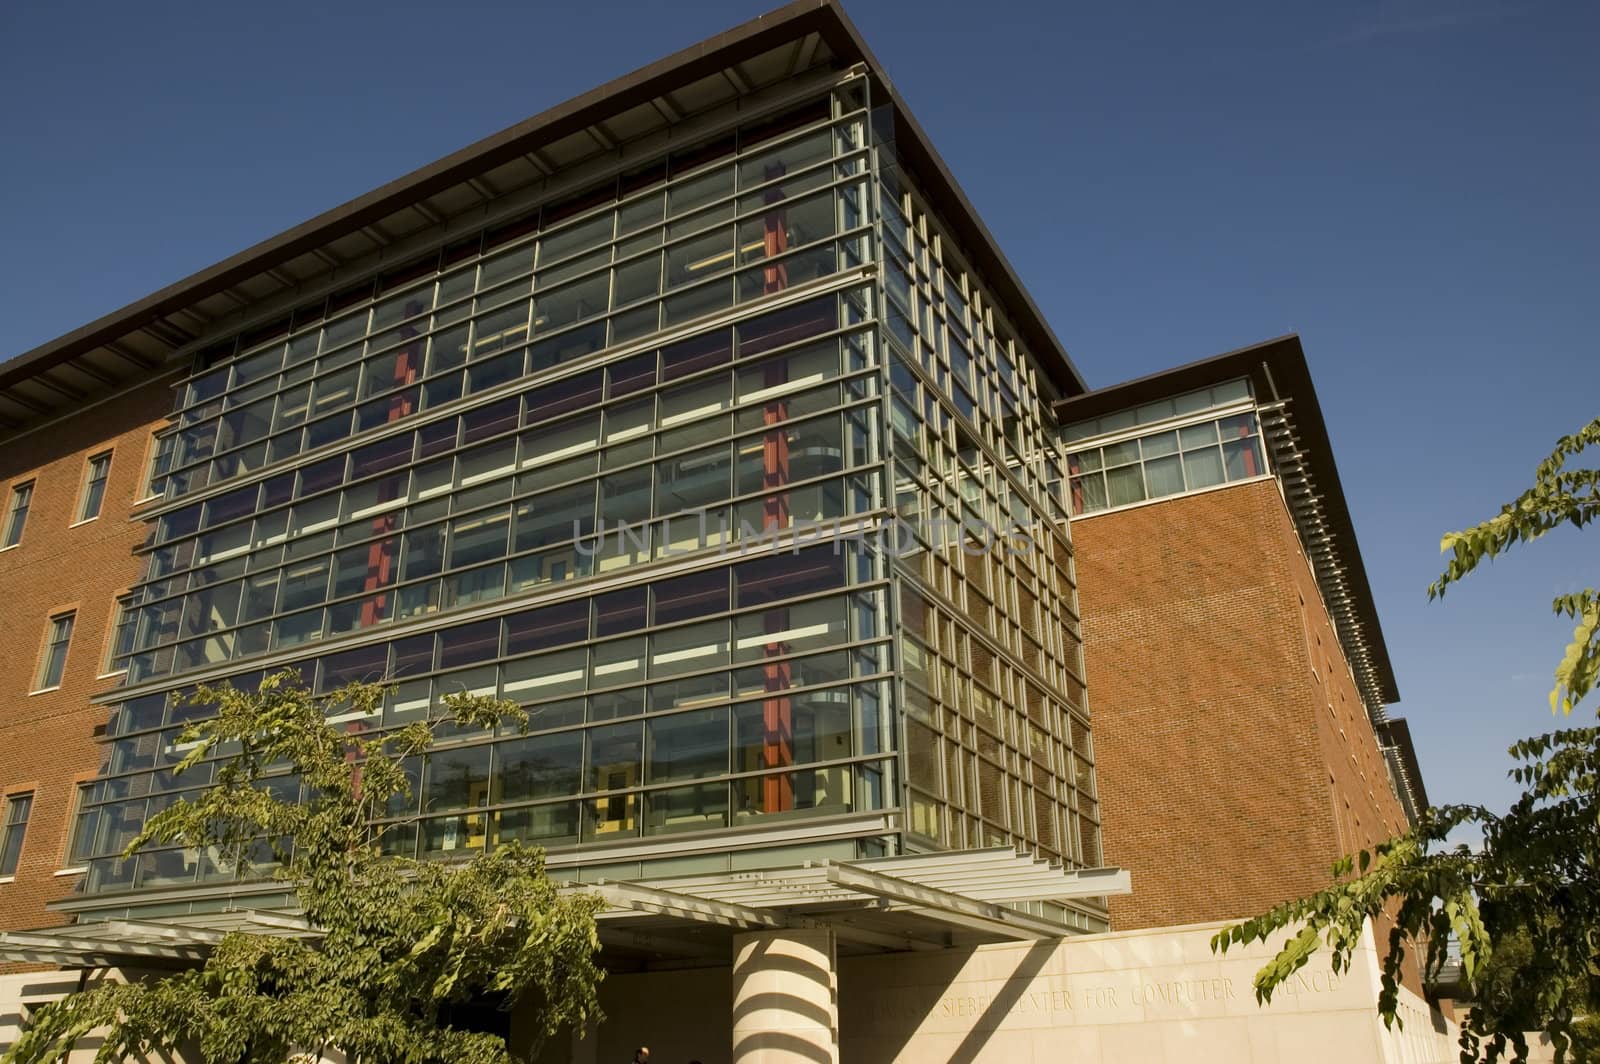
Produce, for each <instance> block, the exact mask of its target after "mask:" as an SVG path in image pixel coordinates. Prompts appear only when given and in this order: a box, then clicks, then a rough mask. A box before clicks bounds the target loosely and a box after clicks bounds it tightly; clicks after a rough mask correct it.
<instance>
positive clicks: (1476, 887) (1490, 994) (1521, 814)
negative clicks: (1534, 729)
mask: <svg viewBox="0 0 1600 1064" xmlns="http://www.w3.org/2000/svg"><path fill="white" fill-rule="evenodd" d="M1590 447H1594V448H1596V449H1597V450H1600V419H1597V420H1595V421H1593V422H1591V423H1590V424H1588V425H1586V426H1585V427H1584V428H1583V429H1581V430H1580V431H1578V432H1577V433H1575V434H1574V435H1571V436H1567V437H1564V438H1562V439H1561V441H1560V442H1559V443H1558V444H1557V445H1556V449H1555V451H1554V453H1552V454H1551V455H1550V457H1549V458H1547V459H1545V461H1544V462H1542V463H1541V464H1540V465H1539V467H1538V470H1537V471H1536V473H1535V478H1534V484H1533V486H1532V487H1531V488H1529V489H1528V490H1527V491H1525V492H1523V493H1522V494H1521V495H1520V496H1518V497H1517V499H1516V500H1515V501H1513V502H1512V503H1510V504H1509V505H1506V506H1504V507H1502V508H1501V510H1500V513H1499V514H1498V515H1496V516H1495V517H1493V518H1491V519H1489V520H1488V521H1485V522H1483V523H1482V524H1479V525H1475V526H1473V527H1472V528H1469V529H1467V530H1465V531H1463V532H1452V533H1450V534H1449V535H1447V536H1445V537H1444V539H1443V541H1442V543H1441V547H1440V549H1441V551H1442V552H1443V553H1445V554H1447V555H1449V561H1448V563H1447V565H1446V568H1445V571H1444V572H1443V573H1442V574H1441V575H1440V576H1439V578H1438V580H1436V581H1435V582H1434V583H1433V585H1432V586H1431V587H1430V588H1429V589H1428V595H1429V598H1430V599H1432V598H1439V597H1442V596H1443V595H1444V593H1445V591H1446V590H1448V589H1449V587H1450V586H1451V585H1452V584H1455V583H1456V582H1458V581H1460V580H1462V579H1464V578H1466V577H1467V576H1468V575H1469V574H1471V573H1472V572H1473V571H1474V570H1476V569H1477V568H1478V567H1479V566H1480V565H1482V564H1483V563H1484V562H1486V561H1488V560H1491V559H1493V558H1495V557H1498V556H1499V555H1501V554H1503V553H1505V552H1506V551H1508V550H1510V549H1512V548H1513V547H1516V546H1518V545H1521V544H1528V543H1531V542H1533V541H1534V540H1536V539H1539V538H1540V537H1542V536H1544V535H1545V534H1546V533H1548V532H1551V531H1553V530H1554V529H1556V528H1559V527H1562V526H1564V525H1572V526H1574V527H1577V528H1580V529H1581V528H1583V527H1584V526H1585V525H1587V524H1588V523H1589V522H1590V521H1593V520H1594V519H1595V518H1596V517H1597V516H1600V469H1593V468H1570V467H1569V465H1568V463H1569V460H1572V459H1574V458H1576V457H1577V456H1579V455H1580V454H1582V453H1583V452H1584V451H1585V450H1586V449H1587V448H1590ZM1553 606H1554V609H1555V612H1556V613H1557V614H1558V615H1561V616H1564V617H1568V618H1571V619H1572V620H1574V621H1575V622H1576V628H1575V629H1574V631H1573V636H1572V642H1571V643H1570V644H1569V645H1568V646H1567V649H1566V653H1565V654H1564V655H1563V657H1562V659H1561V662H1560V664H1559V665H1557V666H1556V671H1555V687H1554V689H1553V690H1552V691H1551V693H1550V704H1551V707H1552V710H1554V711H1557V712H1559V713H1560V714H1563V715H1570V714H1571V713H1572V711H1573V710H1574V708H1576V707H1577V706H1578V704H1579V703H1580V702H1581V701H1582V700H1583V698H1584V696H1585V695H1587V694H1588V693H1589V692H1590V691H1591V690H1592V689H1593V688H1594V687H1595V685H1596V679H1597V675H1600V595H1597V594H1596V592H1595V591H1594V589H1592V588H1591V589H1588V590H1585V591H1580V592H1577V593H1574V594H1568V595H1561V596H1559V597H1557V598H1556V599H1555V601H1554V604H1553ZM1510 754H1511V757H1512V759H1513V761H1514V765H1513V767H1512V768H1511V770H1510V775H1511V777H1512V779H1514V780H1515V781H1516V782H1517V783H1519V784H1520V785H1521V786H1522V787H1523V788H1524V790H1523V793H1522V795H1521V797H1519V798H1518V799H1517V801H1516V802H1515V803H1513V805H1512V806H1511V808H1510V809H1509V810H1508V811H1507V812H1505V813H1504V814H1496V813H1494V812H1492V811H1490V810H1488V809H1486V808H1483V807H1482V806H1476V805H1450V806H1443V807H1440V808H1435V809H1429V810H1427V811H1426V812H1425V813H1424V814H1423V815H1422V816H1421V817H1420V818H1419V820H1418V823H1417V824H1416V825H1415V826H1414V827H1413V828H1412V829H1411V830H1410V831H1408V832H1406V833H1405V834H1403V835H1400V836H1398V837H1396V838H1393V839H1390V840H1389V841H1387V842H1385V843H1383V844H1381V845H1379V846H1377V847H1375V848H1374V849H1372V850H1371V851H1362V852H1361V853H1359V854H1357V855H1356V856H1355V857H1354V858H1353V859H1351V858H1346V859H1344V860H1342V861H1340V862H1339V863H1338V864H1336V865H1335V866H1334V877H1335V879H1336V880H1337V882H1336V883H1335V884H1334V885H1333V886H1330V887H1328V888H1327V889H1326V890H1323V891H1321V892H1319V893H1317V894H1314V895H1311V896H1310V897H1307V898H1301V899H1298V900H1296V901H1292V902H1288V903H1286V904H1284V905H1280V906H1278V907H1277V908H1275V909H1273V910H1272V911H1271V912H1269V913H1266V914H1264V915H1262V916H1259V917H1256V918H1255V919H1252V920H1247V921H1245V922H1243V923H1240V924H1236V925H1233V926H1231V927H1227V928H1224V929H1223V930H1222V931H1221V932H1219V933H1218V934H1217V935H1216V937H1215V938H1214V939H1213V941H1212V947H1213V948H1214V949H1218V950H1226V949H1227V948H1228V947H1229V946H1230V945H1232V944H1234V943H1248V942H1254V941H1260V942H1265V941H1266V940H1267V938H1268V937H1269V936H1270V935H1272V934H1273V933H1274V932H1279V931H1282V930H1285V929H1294V931H1295V933H1294V934H1293V935H1292V936H1291V937H1290V938H1289V940H1288V942H1287V943H1286V944H1285V945H1284V946H1283V948H1282V949H1281V950H1280V951H1279V953H1278V954H1277V955H1276V956H1275V957H1274V958H1273V960H1272V961H1271V962H1270V963H1269V964H1267V965H1266V966H1265V967H1264V968H1262V969H1261V970H1260V972H1258V973H1257V974H1256V978H1255V988H1256V997H1257V999H1258V1000H1260V1001H1267V1000H1270V999H1271V996H1272V992H1273V990H1274V989H1276V988H1277V987H1278V986H1279V985H1280V984H1282V983H1283V981H1284V980H1285V979H1287V978H1288V977H1289V975H1290V974H1291V973H1293V972H1294V971H1295V970H1296V969H1298V968H1300V967H1301V966H1302V965H1304V964H1305V963H1306V961H1307V960H1308V959H1309V957H1310V956H1311V954H1312V953H1313V952H1314V951H1315V950H1316V949H1317V948H1318V947H1319V945H1324V944H1325V945H1326V946H1327V947H1328V948H1329V950H1330V951H1331V952H1332V960H1333V964H1334V967H1335V968H1336V969H1342V968H1343V967H1345V966H1346V965H1348V964H1349V961H1350V955H1351V952H1352V950H1353V949H1354V948H1355V947H1356V945H1357V944H1358V943H1359V942H1360V939H1361V935H1362V931H1363V928H1364V927H1365V925H1366V923H1367V921H1369V920H1372V919H1375V918H1377V917H1379V916H1383V915H1389V916H1392V917H1393V918H1394V921H1395V923H1394V927H1393V929H1392V931H1391V933H1390V935H1389V940H1388V942H1387V944H1386V946H1385V948H1384V949H1383V965H1382V967H1383V973H1382V991H1381V993H1380V996H1379V999H1378V1010H1379V1012H1380V1013H1381V1015H1382V1016H1383V1018H1384V1021H1385V1023H1390V1024H1392V1023H1394V1022H1395V1018H1396V1017H1395V1008H1396V1004H1397V999H1398V993H1399V986H1400V970H1401V964H1402V961H1403V959H1404V958H1405V956H1406V954H1407V951H1408V950H1411V951H1417V952H1420V953H1421V954H1422V958H1421V959H1422V961H1423V963H1424V968H1425V971H1427V972H1429V973H1433V972H1436V971H1437V970H1438V968H1439V967H1440V966H1441V965H1442V964H1443V963H1444V961H1445V960H1446V950H1447V948H1448V945H1449V943H1450V941H1451V940H1452V938H1453V939H1454V940H1455V941H1456V942H1458V943H1459V948H1460V952H1461V965H1462V973H1463V978H1464V979H1465V981H1466V984H1467V986H1468V988H1469V990H1470V992H1471V998H1472V1000H1473V1001H1474V1004H1473V1005H1472V1007H1471V1008H1470V1010H1469V1011H1468V1012H1467V1013H1466V1015H1465V1016H1464V1017H1462V1022H1461V1043H1460V1046H1461V1059H1462V1061H1463V1062H1471V1061H1476V1060H1479V1059H1480V1058H1481V1059H1484V1060H1490V1061H1494V1060H1499V1059H1501V1058H1502V1057H1505V1056H1507V1055H1508V1054H1509V1055H1510V1059H1512V1060H1515V1061H1522V1060H1524V1059H1526V1056H1527V1051H1528V1047H1527V1045H1526V1043H1525V1040H1524V1032H1525V1031H1529V1030H1543V1031H1545V1032H1546V1033H1548V1034H1549V1036H1550V1038H1551V1041H1552V1043H1553V1044H1554V1045H1555V1047H1556V1050H1557V1053H1558V1058H1557V1059H1558V1060H1560V1059H1565V1058H1566V1054H1567V1053H1568V1052H1575V1053H1577V1054H1581V1056H1580V1058H1579V1059H1584V1060H1595V1059H1600V1058H1597V1057H1596V1056H1592V1055H1589V1054H1590V1052H1591V1050H1588V1049H1585V1048H1584V1044H1585V1043H1586V1042H1588V1041H1589V1039H1590V1038H1591V1037H1592V1033H1593V1032H1592V1029H1590V1028H1588V1027H1587V1026H1586V1025H1585V1024H1583V1023H1580V1022H1579V1020H1580V1017H1582V1016H1583V1015H1584V1014H1586V1013H1600V728H1596V727H1592V726H1591V727H1580V728H1565V729H1562V730H1559V731H1554V732H1550V733H1548V734H1545V735H1539V736H1535V737H1533V738H1530V739H1524V740H1522V741H1521V742H1518V743H1516V744H1514V745H1513V746H1512V747H1511V749H1510ZM1464 827H1465V828H1474V829H1476V830H1478V831H1479V832H1481V834H1482V842H1481V843H1480V845H1479V846H1478V847H1477V848H1471V847H1468V846H1464V845H1454V846H1452V845H1449V844H1448V843H1447V841H1446V840H1447V838H1448V836H1450V834H1451V833H1452V832H1454V831H1456V830H1457V829H1458V828H1464ZM1575 1034H1576V1035H1578V1041H1577V1044H1576V1045H1574V1035H1575ZM1591 1044H1592V1043H1591Z"/></svg>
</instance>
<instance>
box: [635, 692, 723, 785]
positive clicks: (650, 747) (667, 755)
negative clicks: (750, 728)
mask: <svg viewBox="0 0 1600 1064" xmlns="http://www.w3.org/2000/svg"><path fill="white" fill-rule="evenodd" d="M645 728H646V737H647V744H646V750H647V753H648V766H647V775H646V781H647V782H649V783H662V782H665V781H668V780H687V779H699V778H700V777H703V776H720V775H722V774H723V773H725V772H727V771H728V710H727V708H726V707H720V708H717V709H701V710H693V711H690V712H688V713H676V714H673V715H672V716H668V717H659V718H655V719H652V720H650V721H648V722H647V724H646V725H645Z"/></svg>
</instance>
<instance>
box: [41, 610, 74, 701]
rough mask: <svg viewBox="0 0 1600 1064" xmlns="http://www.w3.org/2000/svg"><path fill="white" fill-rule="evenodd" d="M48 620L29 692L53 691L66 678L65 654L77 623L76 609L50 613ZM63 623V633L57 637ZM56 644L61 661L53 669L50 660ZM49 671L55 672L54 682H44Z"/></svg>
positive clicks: (51, 660) (70, 645)
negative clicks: (56, 667) (55, 668)
mask: <svg viewBox="0 0 1600 1064" xmlns="http://www.w3.org/2000/svg"><path fill="white" fill-rule="evenodd" d="M48 622H49V623H48V624H47V625H46V627H45V631H44V645H43V646H42V647H41V648H40V650H39V662H38V666H37V668H36V669H35V671H34V686H33V690H32V691H31V692H29V693H30V694H43V693H44V692H46V691H55V690H58V689H59V688H60V687H61V681H62V680H64V679H65V678H66V672H67V654H68V653H69V652H70V651H71V649H72V633H73V630H74V629H75V628H76V627H77V624H78V611H77V610H75V609H71V610H61V611H60V612H59V613H52V614H50V616H49V618H48ZM63 624H64V625H65V627H66V631H65V634H64V635H62V636H61V637H60V638H57V636H58V634H59V633H60V632H61V628H62V625H63ZM58 645H59V646H60V647H61V663H60V666H59V669H57V670H53V669H52V662H53V660H54V653H55V648H56V647H57V646H58ZM51 671H56V672H57V675H56V677H55V680H54V682H46V681H47V680H48V679H49V674H50V673H51Z"/></svg>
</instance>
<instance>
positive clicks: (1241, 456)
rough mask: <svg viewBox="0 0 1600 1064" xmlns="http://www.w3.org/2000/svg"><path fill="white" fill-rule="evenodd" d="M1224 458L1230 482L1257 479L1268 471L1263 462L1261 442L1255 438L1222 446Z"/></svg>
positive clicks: (1229, 441) (1232, 441)
mask: <svg viewBox="0 0 1600 1064" xmlns="http://www.w3.org/2000/svg"><path fill="white" fill-rule="evenodd" d="M1222 458H1223V461H1224V463H1225V464H1226V465H1227V467H1228V479H1229V480H1242V479H1244V478H1245V477H1257V476H1260V475H1261V474H1262V473H1265V472H1266V471H1267V469H1266V466H1265V465H1264V464H1263V463H1262V461H1261V448H1260V445H1259V441H1258V440H1257V439H1256V437H1254V436H1250V437H1247V438H1245V439H1242V440H1228V441H1227V442H1226V443H1224V444H1223V445H1222Z"/></svg>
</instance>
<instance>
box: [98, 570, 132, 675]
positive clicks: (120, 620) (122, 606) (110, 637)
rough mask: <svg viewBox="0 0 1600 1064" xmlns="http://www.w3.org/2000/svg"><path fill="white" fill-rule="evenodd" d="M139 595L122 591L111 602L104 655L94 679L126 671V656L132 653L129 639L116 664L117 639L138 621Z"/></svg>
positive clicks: (130, 629)
mask: <svg viewBox="0 0 1600 1064" xmlns="http://www.w3.org/2000/svg"><path fill="white" fill-rule="evenodd" d="M138 602H139V596H138V595H136V594H134V593H133V592H132V591H124V592H122V593H121V594H118V595H116V596H115V597H114V598H113V599H112V602H111V623H110V625H109V626H108V627H107V628H106V647H105V656H104V657H103V658H102V659H101V661H100V673H99V675H98V676H96V677H95V678H96V679H99V680H103V679H105V678H107V677H110V676H121V675H122V674H123V673H125V672H127V671H128V666H127V664H126V658H128V657H131V656H132V654H133V650H132V646H131V640H130V646H129V650H128V653H127V654H126V655H124V656H123V657H124V663H123V664H122V665H120V666H119V665H118V664H117V639H118V636H119V635H120V634H121V632H122V631H123V630H124V629H125V628H126V629H127V630H129V631H130V632H131V631H132V630H133V629H134V628H136V627H137V625H138V623H139V613H138V610H139V606H138Z"/></svg>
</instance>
